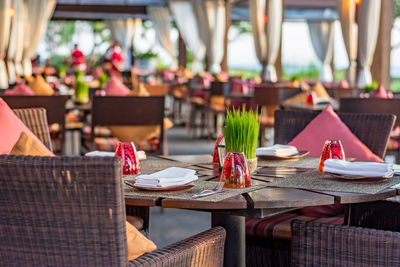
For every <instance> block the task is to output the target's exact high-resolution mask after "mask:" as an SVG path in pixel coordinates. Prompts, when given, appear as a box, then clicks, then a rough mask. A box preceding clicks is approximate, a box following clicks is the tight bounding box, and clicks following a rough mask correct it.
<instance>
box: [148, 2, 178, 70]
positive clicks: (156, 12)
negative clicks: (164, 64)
mask: <svg viewBox="0 0 400 267" xmlns="http://www.w3.org/2000/svg"><path fill="white" fill-rule="evenodd" d="M147 14H148V15H149V18H150V19H151V21H152V22H153V27H154V30H155V31H156V35H157V38H158V40H159V41H160V43H161V45H162V47H163V48H164V49H165V51H167V53H168V54H169V55H170V56H171V58H172V63H171V69H175V68H176V67H177V60H176V49H175V46H174V43H173V42H172V40H171V37H170V33H171V28H172V26H171V21H170V20H171V14H170V13H169V9H168V7H162V6H150V7H148V8H147Z"/></svg>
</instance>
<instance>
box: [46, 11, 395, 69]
mask: <svg viewBox="0 0 400 267" xmlns="http://www.w3.org/2000/svg"><path fill="white" fill-rule="evenodd" d="M77 23H78V24H77V29H79V30H78V31H77V32H76V33H75V34H74V36H73V42H72V43H71V45H70V46H61V47H59V48H57V51H55V52H56V53H58V54H63V55H69V53H70V50H71V48H72V45H73V43H78V44H79V47H80V48H81V49H82V51H83V52H84V53H85V54H88V53H90V51H91V50H92V47H93V41H94V38H93V35H92V32H91V28H90V27H89V26H88V25H87V24H86V23H84V22H80V21H77ZM395 23H396V25H398V27H399V28H400V19H397V20H396V21H395ZM235 36H237V32H235V29H234V28H231V30H230V32H229V38H230V40H231V41H230V42H229V46H228V65H229V67H231V68H240V69H249V70H260V69H261V66H260V64H259V63H258V60H257V58H256V55H255V50H254V43H253V37H252V34H251V33H246V34H242V35H240V36H239V37H238V38H234V37H235ZM177 37H178V33H177V31H176V30H172V31H171V39H172V40H175V41H176V40H177ZM232 39H234V40H232ZM399 42H400V31H393V32H392V43H393V44H395V43H399ZM175 43H176V42H175ZM134 44H135V46H136V49H137V50H138V51H140V52H146V51H148V50H149V49H151V48H152V50H153V51H154V52H156V53H157V54H159V57H160V58H161V60H162V62H163V63H164V64H166V65H168V64H170V62H171V58H170V56H169V55H168V54H167V53H166V52H165V51H164V49H163V48H162V47H161V46H160V45H159V44H158V42H157V40H156V37H155V32H154V31H153V30H148V31H147V32H146V34H145V36H144V37H141V34H137V35H136V37H135V41H134ZM107 47H108V44H104V45H103V46H102V47H100V48H99V50H98V52H100V53H101V52H104V51H105V50H106V49H107ZM38 52H39V54H41V55H42V59H43V58H47V57H48V54H47V53H46V45H45V41H44V40H42V42H41V44H40V45H39V48H38ZM391 61H392V71H391V72H392V76H396V77H400V47H399V48H397V49H394V50H393V51H392V54H391ZM282 62H283V64H284V65H291V66H296V67H299V68H307V67H308V66H309V65H311V64H313V65H316V66H320V64H321V63H320V62H319V60H318V58H317V56H316V55H315V53H314V50H313V47H312V44H311V40H310V37H309V33H308V27H307V24H306V23H303V22H284V24H283V31H282ZM334 64H335V67H336V68H337V69H343V68H346V67H347V66H348V60H347V55H346V50H345V47H344V43H343V37H342V34H341V29H340V23H339V22H336V25H335V32H334Z"/></svg>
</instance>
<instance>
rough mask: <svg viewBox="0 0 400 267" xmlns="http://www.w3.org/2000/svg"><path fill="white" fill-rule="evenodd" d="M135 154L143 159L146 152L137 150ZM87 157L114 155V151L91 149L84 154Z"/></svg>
mask: <svg viewBox="0 0 400 267" xmlns="http://www.w3.org/2000/svg"><path fill="white" fill-rule="evenodd" d="M136 153H137V156H138V159H139V160H145V159H146V152H144V151H143V150H140V151H137V152H136ZM85 156H87V157H114V156H115V152H107V151H98V150H96V151H91V152H88V153H86V154H85Z"/></svg>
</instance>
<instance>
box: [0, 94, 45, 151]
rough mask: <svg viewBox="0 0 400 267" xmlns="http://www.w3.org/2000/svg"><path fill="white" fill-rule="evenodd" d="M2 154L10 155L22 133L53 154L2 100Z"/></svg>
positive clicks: (0, 144)
mask: <svg viewBox="0 0 400 267" xmlns="http://www.w3.org/2000/svg"><path fill="white" fill-rule="evenodd" d="M0 129H1V130H0V140H1V142H0V154H9V153H10V151H11V149H12V148H13V146H14V145H15V143H17V141H18V138H19V137H20V135H21V133H22V132H25V133H27V134H28V135H30V136H32V137H33V139H35V141H37V142H38V143H39V144H40V145H41V146H43V148H44V149H45V150H46V151H47V152H48V154H52V153H51V152H50V151H49V150H48V149H47V147H46V146H45V145H43V143H42V142H41V141H40V140H39V139H38V138H37V137H36V136H35V135H34V134H33V133H32V132H31V131H30V130H29V129H28V128H27V127H26V126H25V124H24V123H23V122H22V121H21V120H20V119H19V118H18V117H17V115H15V114H14V112H13V111H12V110H11V109H10V107H9V106H8V105H7V104H6V102H4V100H3V99H1V98H0Z"/></svg>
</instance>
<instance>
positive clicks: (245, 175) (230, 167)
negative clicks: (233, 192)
mask: <svg viewBox="0 0 400 267" xmlns="http://www.w3.org/2000/svg"><path fill="white" fill-rule="evenodd" d="M220 181H221V182H224V187H226V188H245V187H251V177H250V171H249V167H248V166H247V161H246V157H245V155H244V153H243V152H229V153H228V155H227V156H226V158H225V161H224V166H223V168H222V173H221V177H220Z"/></svg>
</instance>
